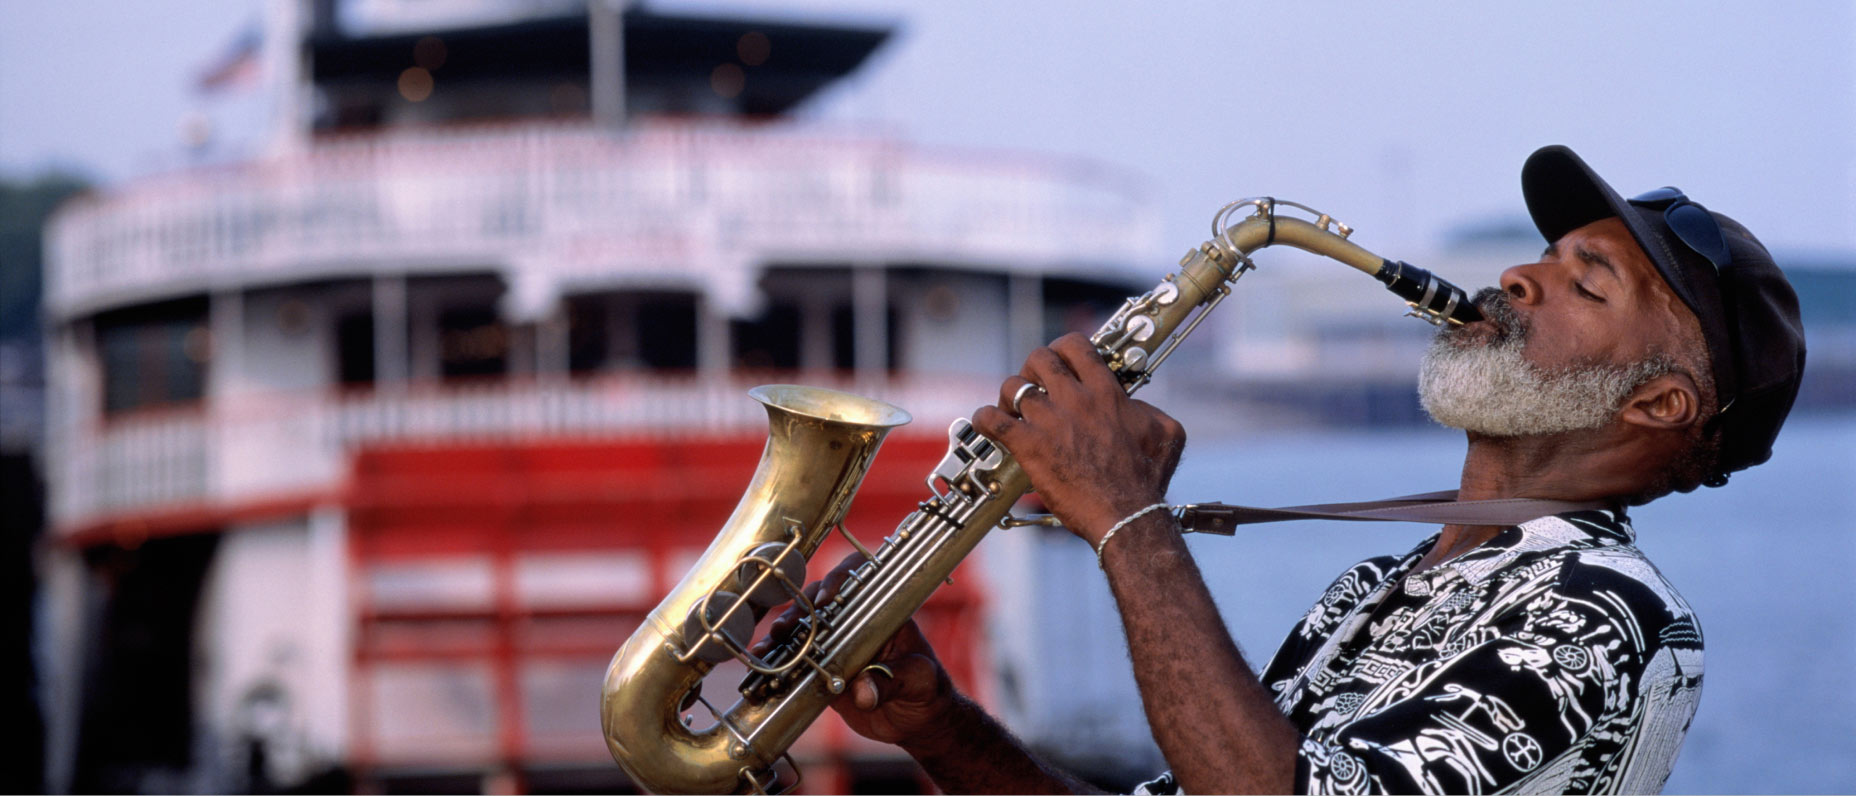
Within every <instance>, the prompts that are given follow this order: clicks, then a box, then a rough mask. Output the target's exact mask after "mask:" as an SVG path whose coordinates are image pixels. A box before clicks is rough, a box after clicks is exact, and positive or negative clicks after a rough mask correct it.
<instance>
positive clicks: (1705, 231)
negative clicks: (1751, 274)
mask: <svg viewBox="0 0 1856 796" xmlns="http://www.w3.org/2000/svg"><path fill="white" fill-rule="evenodd" d="M1630 203H1631V204H1634V205H1637V206H1639V207H1645V208H1648V209H1651V210H1656V209H1659V208H1660V209H1661V210H1662V211H1663V223H1665V224H1668V225H1669V231H1671V232H1674V233H1675V234H1676V238H1677V239H1679V240H1681V241H1682V243H1683V245H1686V246H1688V247H1689V248H1690V249H1692V250H1693V251H1694V252H1695V253H1696V254H1699V255H1701V256H1702V257H1703V258H1704V259H1706V260H1707V261H1708V262H1709V263H1711V264H1713V265H1714V270H1715V271H1717V272H1718V271H1720V270H1721V269H1722V268H1725V267H1727V263H1728V262H1730V261H1731V260H1732V259H1733V258H1732V255H1730V254H1728V252H1727V236H1726V234H1724V233H1722V232H1721V225H1720V222H1717V221H1715V220H1714V214H1713V213H1710V212H1708V209H1707V208H1705V207H1702V206H1701V205H1699V204H1696V203H1695V202H1693V201H1690V200H1689V198H1688V196H1687V195H1685V194H1683V193H1682V189H1680V188H1676V187H1673V186H1664V187H1662V188H1658V189H1656V190H1654V191H1649V192H1646V193H1641V194H1638V195H1636V196H1633V197H1631V200H1630Z"/></svg>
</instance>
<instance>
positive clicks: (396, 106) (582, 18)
mask: <svg viewBox="0 0 1856 796" xmlns="http://www.w3.org/2000/svg"><path fill="white" fill-rule="evenodd" d="M614 16H615V17H616V21H617V23H618V24H617V25H616V28H617V30H616V31H613V30H612V29H611V28H603V27H600V26H599V25H598V23H597V22H596V21H595V19H594V15H592V14H588V13H579V14H568V15H560V16H551V17H544V18H537V19H527V20H521V21H515V22H507V23H503V24H494V25H487V26H475V27H464V28H457V29H452V30H445V31H438V32H432V33H424V32H420V33H404V34H399V33H394V34H387V35H367V34H362V35H350V34H348V33H346V32H344V31H342V30H341V29H340V28H339V26H337V25H334V24H332V23H329V22H326V21H324V22H320V23H318V24H316V25H315V26H313V28H312V32H311V33H310V34H309V35H308V36H307V37H306V41H305V49H306V55H307V58H308V63H309V68H308V78H309V80H310V82H311V83H313V85H314V86H315V88H316V89H317V90H318V92H319V94H320V96H321V101H320V103H319V109H318V112H317V113H316V114H315V119H314V121H313V123H312V125H313V129H314V130H315V131H317V132H327V131H335V130H360V129H367V128H371V127H378V126H388V125H393V124H396V123H399V122H402V121H408V120H417V121H425V122H449V121H469V120H492V119H507V118H516V117H529V116H559V117H566V118H573V117H585V116H587V115H589V114H591V113H592V112H593V109H594V108H596V107H598V104H599V103H598V102H597V101H596V100H597V98H595V97H594V96H593V93H594V91H595V90H596V89H595V87H596V86H598V87H600V88H598V89H597V90H599V91H608V92H612V93H617V94H622V96H623V97H624V103H623V110H624V115H625V116H627V117H636V116H641V115H703V116H739V117H749V118H768V117H776V116H780V115H782V114H786V113H788V112H790V111H791V110H792V109H793V108H794V107H795V106H797V105H799V104H800V103H802V102H804V101H805V100H806V99H807V98H808V97H811V96H812V95H814V94H816V93H817V92H818V91H819V90H820V89H822V88H824V87H825V86H826V85H828V84H830V83H831V82H832V81H834V80H837V79H839V78H841V77H844V76H845V75H847V74H849V73H850V72H852V71H853V70H855V69H857V68H858V66H860V65H861V64H862V63H863V62H864V61H865V60H866V59H867V58H869V56H870V54H871V53H872V52H874V51H875V50H876V48H877V47H879V46H881V45H882V43H883V42H884V41H885V40H886V39H887V38H888V37H889V35H890V32H891V31H890V30H889V29H888V28H886V27H854V26H845V25H822V24H814V23H796V22H774V21H765V20H756V19H748V18H739V17H711V16H685V15H674V14H665V13H660V12H656V11H652V10H648V9H644V8H640V7H632V8H627V9H625V10H623V11H622V12H619V13H617V14H615V15H614ZM596 29H598V30H600V32H601V34H600V35H612V34H614V33H616V35H617V37H618V39H619V42H618V44H619V46H618V47H614V48H612V49H611V50H609V51H610V52H613V53H615V54H616V53H622V54H623V55H622V60H623V65H624V68H623V79H622V82H620V81H613V82H604V83H602V81H600V80H599V79H598V77H597V76H596V75H595V74H594V73H595V70H596V69H598V66H597V65H596V63H597V62H598V60H599V58H598V56H597V55H596V49H598V48H597V47H596V46H595V45H600V46H607V47H609V46H611V44H612V42H610V41H607V42H601V41H600V40H599V39H598V38H597V37H596V36H595V34H594V30H596ZM414 67H423V68H427V69H428V72H427V74H428V75H429V76H430V85H431V90H430V93H429V96H427V97H423V98H421V99H418V100H411V99H409V97H408V96H407V95H406V94H405V93H404V92H403V90H402V88H401V80H402V75H403V74H404V73H405V72H406V71H407V70H408V69H412V68H414ZM415 104H417V105H418V106H419V107H417V108H416V109H415V108H413V107H412V106H413V105H415Z"/></svg>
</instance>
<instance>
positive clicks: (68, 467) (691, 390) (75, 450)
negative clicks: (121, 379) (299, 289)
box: [53, 373, 997, 531]
mask: <svg viewBox="0 0 1856 796" xmlns="http://www.w3.org/2000/svg"><path fill="white" fill-rule="evenodd" d="M768 381H802V382H804V383H807V384H813V385H817V386H822V387H831V388H834V389H840V390H844V391H847V392H856V393H860V394H866V395H870V396H871V397H876V398H881V399H883V400H886V401H889V402H891V403H893V404H896V405H897V406H900V407H902V408H904V409H907V410H909V412H910V413H911V414H913V415H914V417H915V421H914V422H913V423H912V424H911V425H910V426H908V427H907V428H906V429H905V430H903V431H900V432H898V433H902V434H914V435H926V436H930V437H939V436H940V435H942V434H944V433H945V430H946V428H947V424H948V423H949V422H950V421H952V420H953V418H955V417H959V416H964V415H966V414H969V413H970V412H971V411H972V410H973V409H974V408H975V407H977V406H979V405H980V404H982V403H985V402H987V401H988V400H989V399H990V398H991V397H992V396H993V395H994V394H995V391H996V390H997V381H996V380H994V379H990V378H979V377H972V376H965V375H953V374H933V373H920V374H911V375H908V376H899V377H896V378H894V379H891V380H889V381H888V382H885V383H880V384H875V385H871V384H860V383H856V382H855V381H853V380H851V379H831V378H819V377H815V376H812V375H809V374H808V375H805V376H803V377H801V376H797V375H796V374H769V375H767V376H765V377H762V378H753V377H747V376H741V377H736V378H730V379H724V380H716V379H704V378H697V377H688V378H656V377H641V376H611V377H601V378H592V379H585V380H575V381H571V382H555V383H549V382H534V381H518V380H512V381H494V382H490V381H486V382H483V383H479V384H460V385H413V386H411V387H410V388H409V389H408V390H406V391H404V392H399V393H393V392H386V391H359V392H350V393H345V394H330V393H304V394H269V395H252V396H241V397H239V398H237V399H222V400H218V401H214V402H209V403H207V404H203V405H201V406H200V407H198V408H194V409H159V410H151V411H147V412H140V413H132V414H128V415H124V416H121V417H118V418H113V419H110V420H107V421H105V422H103V423H101V424H99V425H98V426H96V427H94V428H90V429H81V430H77V431H75V432H74V433H73V435H72V437H71V438H70V439H69V440H67V441H66V442H65V443H64V450H65V455H63V456H61V457H60V458H59V459H58V461H59V462H60V463H61V464H60V466H61V472H59V473H58V474H57V477H56V479H55V480H54V481H53V486H54V492H55V497H54V499H55V503H54V505H55V507H56V508H55V511H56V514H57V524H58V526H59V527H60V528H63V529H65V530H67V531H70V530H77V529H80V528H83V527H86V526H88V525H89V524H91V523H94V522H96V521H99V520H103V519H108V518H113V517H119V516H129V515H136V514H158V513H159V512H161V511H165V510H174V509H183V508H184V509H211V508H214V507H218V506H233V505H238V504H240V503H244V502H249V501H255V500H263V499H267V498H274V497H278V496H291V495H301V494H314V493H317V492H319V491H324V490H331V489H334V488H336V487H338V486H339V485H340V483H341V481H342V479H344V478H345V477H346V476H347V472H346V468H347V467H348V461H349V458H350V456H351V455H352V454H353V452H354V451H356V450H358V449H361V448H365V447H367V446H370V445H384V444H424V443H433V444H457V443H501V442H508V443H517V444H520V443H523V442H533V441H536V440H544V439H545V440H548V441H554V442H561V441H574V440H609V439H619V438H625V439H657V440H661V441H663V442H665V443H667V444H675V441H676V440H677V439H678V438H689V437H693V436H699V435H705V434H716V433H721V434H730V435H755V434H759V433H762V432H764V430H765V429H766V422H767V420H766V413H765V411H764V410H763V409H762V408H761V405H760V404H759V403H757V402H755V401H754V400H753V399H751V398H749V397H748V396H747V390H748V389H749V388H751V387H753V386H754V385H756V384H760V383H764V382H768Z"/></svg>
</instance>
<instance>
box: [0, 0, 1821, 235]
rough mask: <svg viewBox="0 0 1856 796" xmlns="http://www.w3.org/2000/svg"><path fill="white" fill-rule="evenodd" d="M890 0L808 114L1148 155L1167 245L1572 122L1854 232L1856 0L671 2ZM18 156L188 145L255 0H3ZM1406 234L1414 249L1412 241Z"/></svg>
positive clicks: (1354, 218)
mask: <svg viewBox="0 0 1856 796" xmlns="http://www.w3.org/2000/svg"><path fill="white" fill-rule="evenodd" d="M652 5H653V7H655V8H658V9H662V10H666V11H690V12H714V11H745V12H747V13H750V14H752V15H755V16H760V17H767V18H775V19H794V18H797V19H819V20H839V21H852V22H864V23H876V24H886V25H893V26H895V27H896V28H897V34H896V35H895V36H893V37H892V38H891V40H890V41H889V42H888V43H886V44H885V45H884V47H883V48H882V49H880V50H879V51H878V52H877V54H876V55H875V56H874V57H873V58H872V59H871V61H870V62H869V63H868V64H866V66H865V68H864V69H863V70H862V71H861V72H860V73H859V74H858V75H857V76H855V77H854V78H853V79H852V80H849V81H845V82H844V83H842V84H841V85H839V86H838V87H836V88H834V89H833V90H831V91H829V92H827V93H825V94H824V95H823V96H820V97H819V98H817V99H816V100H815V101H814V102H813V103H811V104H810V105H809V106H807V107H806V108H805V109H804V110H803V112H802V115H803V116H805V117H806V118H807V119H809V120H811V121H814V122H816V123H823V124H831V125H839V126H848V127H853V128H875V129H879V130H886V131H891V132H895V133H897V134H900V135H902V136H904V137H905V138H906V139H907V140H909V141H912V142H914V143H916V144H919V145H921V146H923V147H935V148H954V149H964V150H979V151H984V152H989V153H996V152H1006V153H1030V154H1033V155H1036V156H1038V157H1049V158H1057V159H1059V160H1060V161H1064V162H1069V161H1075V162H1078V163H1081V164H1087V167H1089V168H1106V169H1109V170H1111V171H1114V172H1119V173H1123V174H1126V175H1128V176H1129V177H1130V178H1131V181H1132V182H1133V183H1134V184H1136V185H1139V186H1141V188H1140V189H1141V190H1142V191H1143V193H1144V194H1145V195H1146V196H1147V197H1148V198H1149V199H1150V201H1151V202H1152V204H1153V206H1154V207H1155V208H1156V212H1157V213H1158V214H1159V217H1160V218H1161V219H1162V229H1163V237H1164V240H1163V241H1162V242H1161V243H1162V244H1163V245H1162V246H1161V249H1162V250H1164V251H1166V252H1171V251H1173V250H1175V249H1180V248H1183V247H1185V246H1191V245H1194V244H1196V243H1197V242H1198V241H1200V240H1202V239H1203V238H1204V237H1205V235H1206V233H1207V229H1208V222H1209V220H1210V217H1211V214H1212V212H1213V211H1214V210H1215V209H1216V208H1217V207H1218V206H1219V205H1221V204H1223V203H1224V202H1226V201H1229V200H1231V199H1234V198H1238V197H1242V196H1252V195H1259V194H1269V195H1273V196H1278V197H1282V198H1286V199H1294V200H1297V201H1301V202H1304V203H1306V204H1310V205H1313V206H1315V207H1318V208H1320V209H1322V210H1325V211H1327V212H1330V213H1332V214H1334V215H1335V216H1337V217H1339V218H1341V219H1342V220H1344V221H1347V222H1348V223H1350V224H1351V225H1353V226H1354V227H1355V228H1356V229H1358V230H1360V232H1359V235H1358V237H1356V240H1359V241H1361V242H1363V243H1365V244H1367V245H1369V246H1370V247H1372V248H1374V249H1375V250H1378V251H1383V252H1385V253H1389V254H1392V255H1393V256H1399V254H1397V253H1402V252H1404V251H1407V250H1414V249H1415V250H1418V251H1429V250H1433V249H1435V248H1436V247H1438V246H1440V245H1441V243H1442V242H1443V241H1444V240H1446V239H1447V238H1448V236H1449V235H1450V234H1451V233H1452V231H1453V230H1456V229H1458V228H1460V227H1461V226H1462V225H1464V224H1473V223H1478V222H1488V221H1492V220H1504V219H1519V218H1521V214H1522V208H1521V204H1520V192H1519V187H1518V175H1519V172H1520V164H1521V161H1522V160H1523V159H1524V158H1525V157H1526V155H1527V153H1528V152H1530V151H1532V150H1533V149H1534V148H1536V147H1538V146H1541V145H1544V144H1549V143H1563V144H1568V145H1571V146H1572V147H1573V148H1575V149H1576V150H1578V151H1579V152H1580V153H1581V154H1582V155H1583V156H1584V157H1585V158H1586V160H1587V161H1588V162H1590V163H1592V165H1593V166H1594V167H1595V168H1597V169H1598V170H1599V172H1600V173H1601V174H1603V175H1605V176H1606V178H1607V179H1608V180H1609V181H1610V182H1612V183H1613V185H1615V186H1617V187H1618V188H1619V190H1620V191H1621V192H1623V193H1625V194H1627V195H1629V194H1634V193H1637V192H1639V191H1642V190H1647V189H1649V188H1654V187H1657V186H1661V185H1665V184H1675V185H1678V186H1680V187H1682V188H1683V189H1684V190H1686V191H1687V192H1688V194H1689V195H1690V196H1691V197H1694V198H1695V199H1696V200H1698V201H1700V202H1702V203H1703V204H1706V205H1708V206H1709V207H1711V208H1712V209H1715V210H1719V211H1723V212H1726V213H1728V214H1730V215H1733V216H1736V217H1737V218H1740V219H1741V220H1742V221H1743V222H1745V223H1746V224H1747V225H1748V226H1749V227H1750V228H1752V229H1753V230H1754V231H1755V232H1756V233H1757V234H1759V235H1760V236H1761V237H1762V238H1763V239H1765V240H1766V242H1767V243H1768V245H1770V246H1771V247H1773V248H1774V249H1775V250H1786V251H1794V250H1809V251H1813V252H1819V251H1830V252H1849V251H1856V199H1853V198H1852V197H1853V196H1856V46H1852V45H1856V5H1851V4H1847V3H1841V2H1813V1H1811V0H1800V1H1798V2H1787V3H1753V2H1697V3H1676V2H1644V3H1630V4H1614V3H1603V2H1552V3H1546V2H1541V3H1504V4H1488V3H1471V2H1421V3H1397V4H1392V3H1381V4H1366V3H1336V2H1295V3H1248V2H1228V1H1227V2H1178V3H1159V2H1154V3H1139V4H1136V3H1106V2H1075V3H1050V2H1046V3H997V2H983V1H982V0H932V1H931V0H866V1H864V2H852V1H851V0H781V1H780V2H772V1H771V0H766V1H763V0H726V2H716V0H662V1H661V2H655V3H652ZM0 8H3V9H4V19H5V23H4V24H0V174H4V175H10V176H24V175H29V174H32V173H34V172H37V171H39V170H42V169H44V168H47V167H49V166H63V167H66V168H75V169H78V170H80V171H83V172H85V173H88V174H90V175H92V176H93V177H96V178H99V179H101V180H104V181H105V182H113V181H118V180H122V179H126V178H130V177H133V176H136V175H139V174H146V173H149V172H154V171H161V170H165V169H171V168H175V167H177V166H179V165H182V164H184V163H185V162H186V155H185V150H184V148H183V146H182V143H181V142H182V134H181V129H182V125H183V121H184V120H185V119H186V118H188V116H189V114H193V113H197V112H199V111H200V110H201V109H202V108H204V107H207V104H206V103H205V102H204V101H203V100H202V99H201V98H199V97H198V96H196V95H195V94H194V92H193V90H192V83H193V80H194V77H195V76H196V75H197V74H198V73H199V72H200V70H201V69H202V68H203V67H204V66H206V65H207V64H209V63H211V62H212V61H213V60H214V58H215V57H216V56H218V55H219V54H221V53H222V52H223V51H224V50H225V48H226V47H227V46H228V44H229V43H230V42H231V41H232V40H233V39H234V38H235V36H236V35H237V33H238V32H239V31H240V30H241V29H243V28H245V27H246V26H249V25H252V24H255V23H256V22H257V21H258V20H259V19H260V17H261V15H262V3H261V2H259V0H188V1H187V2H179V0H160V1H158V2H157V1H153V0H151V1H150V2H140V3H115V2H105V1H104V0H63V1H62V2H58V3H38V2H27V1H26V0H0ZM1395 252H1397V253H1395Z"/></svg>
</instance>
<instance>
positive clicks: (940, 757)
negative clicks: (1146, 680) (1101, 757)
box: [902, 694, 1102, 793]
mask: <svg viewBox="0 0 1856 796" xmlns="http://www.w3.org/2000/svg"><path fill="white" fill-rule="evenodd" d="M954 699H955V703H956V704H955V706H954V708H953V709H952V710H950V711H949V712H948V719H947V721H946V722H945V724H944V725H943V727H942V731H941V732H938V733H936V734H935V735H934V737H933V738H929V739H923V740H922V741H921V742H917V743H904V744H903V745H902V748H903V749H904V750H905V751H907V752H908V753H909V754H910V755H912V756H914V758H915V761H916V762H917V763H920V764H921V767H922V769H923V770H924V771H927V772H928V776H929V777H930V778H932V779H933V780H934V784H935V786H936V787H939V788H940V789H941V791H942V792H943V793H1101V792H1102V791H1100V790H1098V789H1097V788H1095V787H1094V786H1092V785H1090V784H1089V783H1087V782H1084V781H1082V780H1080V779H1077V778H1076V777H1073V776H1071V775H1069V774H1067V773H1065V772H1063V771H1061V770H1059V769H1057V768H1056V767H1055V766H1052V765H1050V764H1049V763H1046V762H1044V761H1043V760H1041V759H1039V758H1038V757H1037V756H1036V755H1034V754H1032V753H1031V752H1030V750H1027V749H1026V748H1025V747H1024V745H1023V744H1021V743H1019V741H1018V739H1017V738H1016V737H1014V736H1013V735H1012V733H1011V732H1010V731H1008V730H1006V729H1005V727H1004V726H1002V725H1000V724H999V722H998V721H996V720H994V719H993V717H992V716H989V715H987V714H986V711H985V710H984V709H982V708H980V706H979V705H977V704H975V703H974V702H973V700H971V699H968V698H967V697H966V695H965V694H957V695H956V696H955V697H954Z"/></svg>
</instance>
